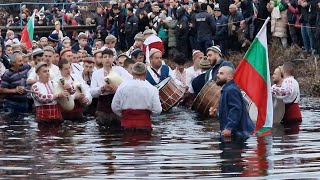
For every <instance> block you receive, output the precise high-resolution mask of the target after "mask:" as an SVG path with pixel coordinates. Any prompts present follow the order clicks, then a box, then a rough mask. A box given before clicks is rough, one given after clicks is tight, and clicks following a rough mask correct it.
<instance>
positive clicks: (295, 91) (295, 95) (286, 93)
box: [272, 62, 302, 123]
mask: <svg viewBox="0 0 320 180" xmlns="http://www.w3.org/2000/svg"><path fill="white" fill-rule="evenodd" d="M293 74H294V67H293V64H292V63H291V62H285V63H284V64H283V77H284V79H283V82H282V84H281V86H280V87H279V86H272V94H274V95H276V97H277V98H279V99H282V100H283V102H284V103H285V114H284V117H283V119H282V122H283V123H290V122H301V121H302V116H301V111H300V107H299V101H300V89H299V83H298V82H297V80H296V79H295V78H294V76H293Z"/></svg>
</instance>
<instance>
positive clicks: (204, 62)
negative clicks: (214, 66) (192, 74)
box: [199, 58, 211, 69]
mask: <svg viewBox="0 0 320 180" xmlns="http://www.w3.org/2000/svg"><path fill="white" fill-rule="evenodd" d="M199 67H200V68H201V69H210V68H211V63H210V61H209V60H208V59H207V58H203V59H202V60H201V61H200V63H199Z"/></svg>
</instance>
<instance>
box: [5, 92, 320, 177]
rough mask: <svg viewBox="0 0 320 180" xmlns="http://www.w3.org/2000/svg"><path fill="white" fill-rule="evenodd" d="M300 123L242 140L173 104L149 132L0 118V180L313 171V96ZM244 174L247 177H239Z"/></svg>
mask: <svg viewBox="0 0 320 180" xmlns="http://www.w3.org/2000/svg"><path fill="white" fill-rule="evenodd" d="M302 109H303V122H302V124H301V125H299V124H296V125H292V126H290V127H284V126H282V125H275V127H274V130H273V134H272V135H271V136H268V137H264V138H256V137H251V138H249V139H248V140H247V141H246V142H242V141H231V142H228V141H229V140H227V139H225V140H220V139H219V137H218V136H217V134H216V133H215V132H216V130H217V129H218V123H217V122H216V120H200V119H198V118H197V115H196V114H195V113H193V112H191V111H188V110H183V109H178V108H176V109H174V110H173V111H172V112H171V113H169V114H165V115H161V116H160V117H157V118H155V119H154V131H153V132H152V133H132V132H131V133H120V132H112V131H110V130H106V129H103V128H100V127H99V126H98V125H97V124H96V122H95V120H94V119H89V120H88V121H86V122H83V123H73V122H68V121H67V122H65V123H63V124H62V125H51V126H40V125H38V124H37V123H36V122H35V121H34V119H33V116H30V115H29V116H18V117H8V116H5V115H2V116H1V117H2V118H1V121H0V178H4V179H17V178H21V179H64V178H66V179H79V178H81V179H82V178H86V179H99V178H102V179H112V178H113V179H129V178H132V179H143V178H144V179H188V178H190V179H195V178H197V179H212V178H218V177H255V178H253V179H256V177H260V179H264V178H266V177H265V176H267V178H271V179H281V178H288V179H297V178H314V179H317V178H318V177H320V140H319V139H320V133H319V132H320V100H317V99H306V98H304V99H302ZM245 179H247V178H245Z"/></svg>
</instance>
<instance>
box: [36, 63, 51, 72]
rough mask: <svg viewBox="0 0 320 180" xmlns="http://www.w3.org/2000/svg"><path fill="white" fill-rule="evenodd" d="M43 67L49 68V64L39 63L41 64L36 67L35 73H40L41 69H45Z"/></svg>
mask: <svg viewBox="0 0 320 180" xmlns="http://www.w3.org/2000/svg"><path fill="white" fill-rule="evenodd" d="M43 66H48V64H47V63H45V62H39V63H38V64H37V65H36V66H35V67H34V69H35V72H36V73H38V71H39V70H40V68H41V67H43Z"/></svg>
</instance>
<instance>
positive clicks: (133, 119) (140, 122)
mask: <svg viewBox="0 0 320 180" xmlns="http://www.w3.org/2000/svg"><path fill="white" fill-rule="evenodd" d="M150 115H151V112H150V111H149V110H139V109H126V110H123V111H122V113H121V126H122V127H123V128H148V129H149V128H150V129H151V128H152V125H151V119H150Z"/></svg>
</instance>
